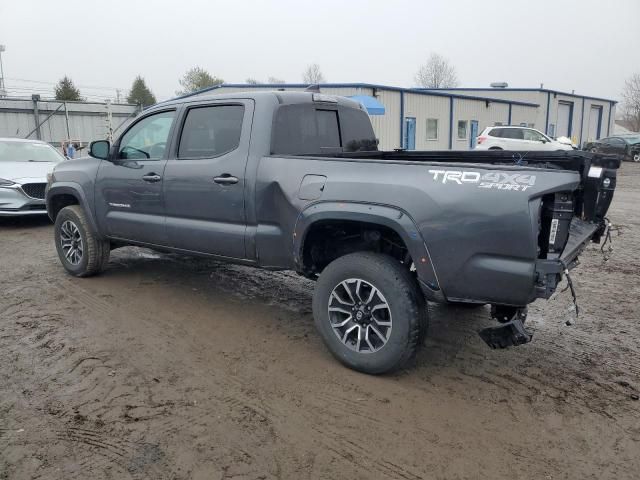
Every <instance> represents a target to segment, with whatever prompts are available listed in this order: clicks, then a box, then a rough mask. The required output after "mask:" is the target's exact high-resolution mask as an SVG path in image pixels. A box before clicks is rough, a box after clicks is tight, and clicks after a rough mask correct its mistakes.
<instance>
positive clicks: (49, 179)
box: [47, 172, 53, 185]
mask: <svg viewBox="0 0 640 480" xmlns="http://www.w3.org/2000/svg"><path fill="white" fill-rule="evenodd" d="M52 182H53V173H52V172H49V173H47V184H48V185H51V183H52Z"/></svg>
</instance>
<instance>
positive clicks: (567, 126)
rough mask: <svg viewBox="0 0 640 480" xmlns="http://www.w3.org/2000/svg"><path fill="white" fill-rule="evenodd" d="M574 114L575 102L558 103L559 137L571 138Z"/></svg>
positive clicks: (557, 123)
mask: <svg viewBox="0 0 640 480" xmlns="http://www.w3.org/2000/svg"><path fill="white" fill-rule="evenodd" d="M572 116H573V103H571V102H559V103H558V119H557V121H556V135H557V136H558V137H568V138H571V123H572V118H571V117H572Z"/></svg>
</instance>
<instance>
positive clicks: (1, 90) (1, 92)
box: [0, 45, 7, 98]
mask: <svg viewBox="0 0 640 480" xmlns="http://www.w3.org/2000/svg"><path fill="white" fill-rule="evenodd" d="M6 50H7V47H5V46H4V45H0V98H2V97H6V96H7V89H6V88H5V85H4V68H3V67H2V52H4V51H6Z"/></svg>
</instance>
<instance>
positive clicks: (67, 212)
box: [54, 205, 111, 277]
mask: <svg viewBox="0 0 640 480" xmlns="http://www.w3.org/2000/svg"><path fill="white" fill-rule="evenodd" d="M54 236H55V242H56V250H57V251H58V257H59V258H60V263H62V266H63V267H64V268H65V269H66V270H67V272H69V273H70V274H71V275H75V276H76V277H89V276H91V275H96V274H98V273H100V272H101V271H102V270H104V268H105V267H106V265H107V263H109V252H110V250H111V249H110V245H109V242H107V241H104V240H101V239H99V238H98V237H97V236H96V234H95V232H94V231H93V230H92V229H91V226H90V224H89V221H88V219H87V216H86V214H85V212H84V210H83V209H82V207H80V205H70V206H68V207H64V208H63V209H62V210H60V213H58V216H57V217H56V223H55V226H54Z"/></svg>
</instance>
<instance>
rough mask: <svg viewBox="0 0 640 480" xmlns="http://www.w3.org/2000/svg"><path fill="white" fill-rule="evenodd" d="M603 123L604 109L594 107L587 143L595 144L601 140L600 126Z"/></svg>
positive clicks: (592, 108)
mask: <svg viewBox="0 0 640 480" xmlns="http://www.w3.org/2000/svg"><path fill="white" fill-rule="evenodd" d="M601 123H602V107H594V106H592V107H591V109H590V110H589V130H588V133H587V142H593V141H594V140H597V139H599V138H600V125H601Z"/></svg>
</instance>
